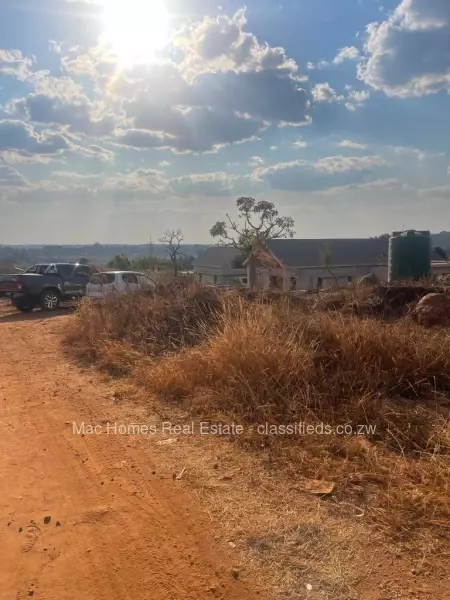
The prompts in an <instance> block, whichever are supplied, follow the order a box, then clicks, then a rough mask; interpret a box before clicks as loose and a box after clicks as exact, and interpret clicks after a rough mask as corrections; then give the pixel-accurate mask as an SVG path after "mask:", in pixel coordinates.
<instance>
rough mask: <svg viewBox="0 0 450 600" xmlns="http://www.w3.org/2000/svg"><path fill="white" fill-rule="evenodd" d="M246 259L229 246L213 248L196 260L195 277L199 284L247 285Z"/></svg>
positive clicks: (205, 251) (202, 253)
mask: <svg viewBox="0 0 450 600" xmlns="http://www.w3.org/2000/svg"><path fill="white" fill-rule="evenodd" d="M245 259H246V257H245V256H242V254H241V253H240V252H239V251H238V250H236V248H232V247H229V246H211V247H210V248H207V249H206V250H204V251H203V252H201V253H200V254H199V255H198V256H197V258H195V260H194V277H195V281H196V282H198V283H206V284H215V285H247V268H246V267H245V266H244V261H245Z"/></svg>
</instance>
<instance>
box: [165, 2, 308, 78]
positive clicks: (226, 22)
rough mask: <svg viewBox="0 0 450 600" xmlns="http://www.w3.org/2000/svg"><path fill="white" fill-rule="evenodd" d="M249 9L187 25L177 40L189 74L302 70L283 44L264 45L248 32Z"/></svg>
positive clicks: (176, 37)
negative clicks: (279, 45)
mask: <svg viewBox="0 0 450 600" xmlns="http://www.w3.org/2000/svg"><path fill="white" fill-rule="evenodd" d="M246 24H247V17H246V15H245V9H240V10H238V11H237V13H236V14H235V15H234V16H233V17H227V16H219V17H217V18H216V19H212V18H210V17H205V18H204V19H203V21H202V22H201V23H198V24H195V25H185V26H184V27H183V28H182V29H181V30H180V31H179V32H178V33H177V35H176V36H175V38H174V43H175V45H176V46H178V47H179V48H180V49H181V50H182V51H183V52H184V54H185V59H184V62H183V65H182V68H183V71H184V73H186V74H187V76H188V77H190V78H191V77H192V78H195V77H197V76H198V75H200V74H201V73H207V72H214V73H215V72H217V71H223V72H227V71H235V72H239V71H258V70H266V69H283V70H287V71H291V72H292V73H296V74H297V73H298V66H297V63H296V62H295V61H294V60H293V59H290V58H288V57H287V56H286V51H285V50H284V48H281V47H272V46H269V45H268V44H260V43H259V41H258V40H257V38H256V36H254V35H253V34H252V33H247V32H245V31H244V28H245V26H246Z"/></svg>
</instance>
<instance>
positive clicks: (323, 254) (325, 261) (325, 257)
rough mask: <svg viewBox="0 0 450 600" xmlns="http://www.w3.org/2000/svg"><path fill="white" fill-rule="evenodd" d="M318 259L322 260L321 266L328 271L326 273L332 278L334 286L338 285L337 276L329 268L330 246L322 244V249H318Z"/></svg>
mask: <svg viewBox="0 0 450 600" xmlns="http://www.w3.org/2000/svg"><path fill="white" fill-rule="evenodd" d="M320 260H321V262H322V265H323V267H324V268H325V269H326V270H327V271H328V273H329V274H330V275H331V277H332V278H333V279H334V282H335V284H336V286H339V281H338V278H337V277H336V275H335V274H334V273H333V271H332V270H331V261H332V254H331V248H330V246H324V247H323V248H322V250H321V251H320Z"/></svg>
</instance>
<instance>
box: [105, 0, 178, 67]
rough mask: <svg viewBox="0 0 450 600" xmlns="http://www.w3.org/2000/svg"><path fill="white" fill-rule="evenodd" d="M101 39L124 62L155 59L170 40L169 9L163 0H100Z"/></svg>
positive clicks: (131, 64)
mask: <svg viewBox="0 0 450 600" xmlns="http://www.w3.org/2000/svg"><path fill="white" fill-rule="evenodd" d="M103 2H104V4H103V27H104V29H103V34H102V36H101V41H102V42H103V43H104V44H107V45H108V46H110V47H111V50H112V52H113V53H114V54H115V55H116V56H117V59H118V61H119V62H120V63H121V64H122V65H123V66H133V65H135V64H138V63H146V62H150V61H152V60H154V58H155V55H156V53H157V51H158V50H161V49H162V48H164V46H166V45H167V43H168V41H169V13H168V12H167V10H166V7H165V5H164V2H163V0H103Z"/></svg>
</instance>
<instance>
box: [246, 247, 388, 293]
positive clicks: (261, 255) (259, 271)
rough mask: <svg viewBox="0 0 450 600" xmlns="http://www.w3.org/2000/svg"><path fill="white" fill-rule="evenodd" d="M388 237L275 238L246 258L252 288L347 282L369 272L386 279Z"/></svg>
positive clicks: (298, 287) (311, 286)
mask: <svg viewBox="0 0 450 600" xmlns="http://www.w3.org/2000/svg"><path fill="white" fill-rule="evenodd" d="M388 253H389V240H388V239H385V238H368V239H316V240H305V239H301V240H290V239H276V240H269V241H268V242H267V248H266V249H265V250H256V251H254V252H253V253H252V254H251V255H250V257H249V258H248V259H247V261H246V263H245V264H246V266H247V270H248V280H249V285H250V286H251V287H256V288H260V289H267V288H269V287H279V288H282V289H296V290H310V289H317V288H319V289H320V288H325V287H330V286H332V285H340V286H342V285H347V284H348V283H349V282H352V281H354V280H358V279H360V278H361V277H363V276H365V275H369V274H373V275H376V277H377V278H378V279H380V280H386V279H387V272H388Z"/></svg>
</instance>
